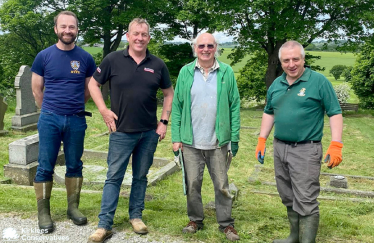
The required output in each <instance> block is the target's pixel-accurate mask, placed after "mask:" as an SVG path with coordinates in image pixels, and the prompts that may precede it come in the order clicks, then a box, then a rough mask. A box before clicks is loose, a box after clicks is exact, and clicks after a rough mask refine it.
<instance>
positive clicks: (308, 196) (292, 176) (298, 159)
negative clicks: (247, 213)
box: [273, 138, 322, 216]
mask: <svg viewBox="0 0 374 243" xmlns="http://www.w3.org/2000/svg"><path fill="white" fill-rule="evenodd" d="M273 144H274V170H275V180H276V183H277V189H278V192H279V195H280V197H281V199H282V203H283V204H284V205H285V206H286V207H292V209H293V210H294V211H296V212H297V213H298V214H300V215H302V216H307V215H311V214H315V213H319V207H318V205H319V203H318V201H317V197H318V195H319V192H320V183H319V175H320V170H321V160H322V144H321V143H307V144H297V145H296V146H295V145H289V144H286V143H284V142H281V141H279V140H278V139H276V138H275V139H274V143H273Z"/></svg>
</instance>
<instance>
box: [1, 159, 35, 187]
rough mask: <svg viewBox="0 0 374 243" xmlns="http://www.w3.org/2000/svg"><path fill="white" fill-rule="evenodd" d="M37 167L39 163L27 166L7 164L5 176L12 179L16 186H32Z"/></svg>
mask: <svg viewBox="0 0 374 243" xmlns="http://www.w3.org/2000/svg"><path fill="white" fill-rule="evenodd" d="M37 167H38V162H33V163H30V164H27V165H17V164H6V165H4V176H5V177H8V178H11V179H12V182H14V183H15V184H18V185H26V186H32V185H33V181H34V178H35V174H36V168H37Z"/></svg>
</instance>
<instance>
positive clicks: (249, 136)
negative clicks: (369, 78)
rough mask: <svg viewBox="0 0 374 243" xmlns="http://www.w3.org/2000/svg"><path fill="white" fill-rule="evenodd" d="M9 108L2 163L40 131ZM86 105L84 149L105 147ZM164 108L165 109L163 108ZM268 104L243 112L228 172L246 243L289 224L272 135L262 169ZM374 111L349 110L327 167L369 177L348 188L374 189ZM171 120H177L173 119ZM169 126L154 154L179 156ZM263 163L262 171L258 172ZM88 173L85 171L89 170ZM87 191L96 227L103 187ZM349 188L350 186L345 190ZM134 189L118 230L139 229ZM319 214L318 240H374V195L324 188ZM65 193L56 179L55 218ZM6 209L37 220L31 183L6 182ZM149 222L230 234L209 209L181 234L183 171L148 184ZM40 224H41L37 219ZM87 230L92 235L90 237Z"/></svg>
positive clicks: (159, 232) (162, 232)
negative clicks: (132, 219)
mask: <svg viewBox="0 0 374 243" xmlns="http://www.w3.org/2000/svg"><path fill="white" fill-rule="evenodd" d="M8 104H9V108H8V111H7V113H6V115H5V121H4V123H5V127H4V129H5V130H8V131H9V133H8V135H6V136H4V137H0V148H1V149H0V167H1V168H2V167H3V165H4V164H7V163H8V144H9V143H11V142H13V141H15V140H17V139H20V138H23V137H25V136H29V135H32V134H35V133H36V132H35V131H30V132H27V133H18V132H14V131H11V130H10V127H11V117H12V116H13V115H14V112H15V101H8ZM86 109H87V110H88V111H91V112H93V117H87V123H88V128H87V132H86V139H85V148H86V149H92V150H98V151H107V149H108V135H106V134H105V133H106V131H107V128H106V126H105V124H104V122H103V121H102V118H101V115H100V114H99V112H98V111H97V108H96V107H95V105H94V103H93V102H92V101H89V102H88V104H87V106H86ZM160 112H161V107H159V113H160ZM261 116H262V107H261V106H257V107H252V108H246V109H242V110H241V122H242V124H241V125H242V129H241V132H240V136H241V140H240V143H239V146H240V148H239V152H238V154H237V156H236V157H234V159H233V161H232V164H231V167H230V170H229V179H230V183H235V185H236V187H238V189H239V190H240V192H239V197H238V199H237V200H236V201H235V202H234V205H233V212H232V214H233V217H234V218H235V228H236V229H237V230H238V232H239V235H240V237H241V242H255V243H256V242H272V240H273V239H275V238H282V237H287V235H288V232H289V225H288V220H287V216H286V208H285V207H284V206H283V205H282V203H281V200H280V199H279V197H278V195H277V191H276V188H275V186H274V185H273V184H274V182H275V180H274V169H273V158H272V153H273V150H272V138H271V137H272V134H271V135H270V137H269V139H268V141H267V152H266V157H265V164H264V165H263V166H260V167H259V163H258V162H257V161H256V160H255V158H254V157H255V156H254V151H255V147H256V144H257V137H258V134H259V129H260V123H261ZM373 116H374V111H365V110H359V112H357V113H354V112H346V113H344V134H343V141H344V148H343V162H342V163H341V164H340V165H339V166H338V167H337V168H334V169H332V170H330V169H328V168H327V167H326V166H325V165H322V170H321V172H322V173H334V174H340V175H354V176H363V177H362V178H352V177H348V176H346V178H347V179H348V185H349V188H348V190H360V191H365V192H368V193H370V192H371V193H373V188H374V180H371V179H370V177H373V176H374V174H373V171H374V149H373V147H374V122H373V121H374V120H373V118H374V117H373ZM171 122H172V119H171ZM328 124H329V123H328V119H327V118H326V119H325V129H324V138H323V147H324V151H326V149H327V147H328V145H329V142H330V138H331V135H330V129H329V126H328ZM170 130H171V129H170V126H169V127H168V133H167V137H166V139H165V140H163V141H161V142H160V143H159V145H158V147H157V150H156V153H155V156H156V157H162V158H167V159H169V160H170V161H171V160H172V159H173V153H172V151H171V147H172V146H171V135H170ZM84 163H85V164H95V165H101V166H106V161H105V160H85V161H84ZM259 169H260V170H259ZM83 173H84V172H83ZM329 177H330V176H329V175H324V174H323V175H321V186H322V187H324V188H330V187H328V186H327V185H326V184H327V182H328V180H329ZM4 179H6V178H4V174H3V169H0V180H4ZM83 190H84V191H83V192H82V194H81V203H80V209H81V211H82V212H83V213H84V214H85V215H87V217H88V220H89V224H90V225H92V226H93V227H95V226H96V225H97V223H98V218H97V215H98V213H99V211H100V202H101V195H102V194H101V192H102V185H84V186H83ZM342 190H346V189H342ZM128 193H129V189H126V188H125V189H123V190H122V192H121V197H120V199H119V203H118V208H117V211H116V216H115V219H114V225H113V226H114V229H115V230H116V231H117V232H127V233H128V234H129V235H133V234H134V233H132V230H131V226H130V224H129V223H128ZM202 195H203V203H204V205H206V204H207V203H209V202H211V201H214V192H213V185H212V182H211V180H210V178H209V174H208V172H207V170H205V174H204V182H203V188H202ZM319 201H320V210H321V220H320V227H319V231H318V236H317V242H329V243H332V242H352V243H355V242H374V220H373V218H374V198H371V197H369V196H366V197H365V196H362V195H357V194H339V193H336V192H329V191H321V194H320V199H319ZM66 207H67V202H66V192H65V189H64V186H63V185H59V184H56V183H55V185H54V190H53V192H52V198H51V214H52V218H53V220H54V221H55V222H59V223H62V222H65V221H67V219H66ZM0 214H1V215H2V216H6V217H13V216H17V217H21V218H24V219H26V218H31V219H32V220H35V222H36V221H37V209H36V199H35V193H34V190H33V187H26V186H17V185H14V184H11V185H0ZM143 214H144V215H143V220H144V221H145V223H146V224H147V225H148V227H149V229H150V233H149V234H148V236H147V237H148V238H149V239H154V240H159V239H163V240H165V236H166V237H167V238H166V239H168V240H169V239H170V240H171V241H172V240H183V241H187V242H212V243H213V242H227V241H226V238H225V236H224V234H222V233H220V232H219V231H218V229H217V228H218V224H217V223H216V218H215V211H214V210H212V209H209V208H206V209H205V220H204V223H205V226H204V230H201V231H199V232H197V233H196V234H193V235H186V234H182V228H183V227H184V226H185V225H186V224H187V223H188V217H187V213H186V198H185V196H184V195H183V189H182V177H181V172H180V171H177V172H176V173H174V174H172V175H170V176H168V177H167V178H166V179H164V180H162V181H160V182H158V183H157V184H156V185H155V186H150V187H148V189H147V197H146V202H145V210H144V213H143ZM35 225H36V223H35ZM88 236H89V235H87V237H88Z"/></svg>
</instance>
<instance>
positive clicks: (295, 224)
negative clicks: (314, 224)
mask: <svg viewBox="0 0 374 243" xmlns="http://www.w3.org/2000/svg"><path fill="white" fill-rule="evenodd" d="M287 215H288V221H289V222H290V235H289V236H288V237H287V239H282V240H274V241H273V243H298V242H299V214H298V213H296V212H295V211H293V210H292V207H287Z"/></svg>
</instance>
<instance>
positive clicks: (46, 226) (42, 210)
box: [34, 181, 53, 234]
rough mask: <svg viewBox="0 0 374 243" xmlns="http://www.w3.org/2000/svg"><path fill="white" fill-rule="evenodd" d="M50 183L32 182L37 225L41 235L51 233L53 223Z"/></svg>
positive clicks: (51, 183)
mask: <svg viewBox="0 0 374 243" xmlns="http://www.w3.org/2000/svg"><path fill="white" fill-rule="evenodd" d="M52 185H53V182H52V181H47V182H34V189H35V195H36V201H37V204H38V225H39V229H40V230H41V232H42V233H45V234H48V233H52V232H53V222H52V219H51V212H50V203H49V200H50V198H51V191H52Z"/></svg>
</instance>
